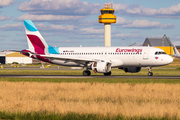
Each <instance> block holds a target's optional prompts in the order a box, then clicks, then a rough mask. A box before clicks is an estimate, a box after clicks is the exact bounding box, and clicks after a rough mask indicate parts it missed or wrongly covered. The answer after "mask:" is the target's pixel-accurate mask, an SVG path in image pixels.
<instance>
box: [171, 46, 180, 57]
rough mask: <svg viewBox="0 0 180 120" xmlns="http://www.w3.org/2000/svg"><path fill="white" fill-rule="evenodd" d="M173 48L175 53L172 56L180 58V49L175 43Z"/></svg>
mask: <svg viewBox="0 0 180 120" xmlns="http://www.w3.org/2000/svg"><path fill="white" fill-rule="evenodd" d="M173 49H174V55H172V57H177V58H180V54H179V51H178V50H177V48H176V46H175V45H173Z"/></svg>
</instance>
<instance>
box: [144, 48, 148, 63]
mask: <svg viewBox="0 0 180 120" xmlns="http://www.w3.org/2000/svg"><path fill="white" fill-rule="evenodd" d="M148 58H149V49H144V51H143V59H144V60H148Z"/></svg>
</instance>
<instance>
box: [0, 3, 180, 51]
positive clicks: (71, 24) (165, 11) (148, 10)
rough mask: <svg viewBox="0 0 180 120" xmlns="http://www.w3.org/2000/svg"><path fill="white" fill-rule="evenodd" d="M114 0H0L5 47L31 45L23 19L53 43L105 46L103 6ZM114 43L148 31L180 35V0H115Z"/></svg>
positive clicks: (0, 41) (0, 43) (0, 45)
mask: <svg viewBox="0 0 180 120" xmlns="http://www.w3.org/2000/svg"><path fill="white" fill-rule="evenodd" d="M108 2H109V0H0V51H2V50H16V49H18V50H22V49H26V48H27V41H26V36H25V31H24V25H23V20H27V19H30V20H32V21H33V22H34V24H35V26H36V27H37V28H38V30H39V31H40V32H41V34H42V35H43V37H44V38H45V39H46V41H47V43H48V44H49V45H51V46H58V47H67V46H69V47H72V46H80V45H82V46H104V25H103V24H100V23H98V16H99V15H100V9H101V8H103V7H104V3H108ZM113 2H114V9H115V15H116V17H117V23H116V24H112V26H111V27H112V46H122V44H123V42H122V41H123V39H124V40H125V45H126V46H128V45H130V44H132V43H135V42H136V43H141V42H144V40H145V39H146V38H147V37H163V35H164V34H166V36H167V37H169V38H170V40H171V41H180V20H179V19H180V0H114V1H113Z"/></svg>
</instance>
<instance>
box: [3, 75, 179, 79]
mask: <svg viewBox="0 0 180 120" xmlns="http://www.w3.org/2000/svg"><path fill="white" fill-rule="evenodd" d="M2 77H10V78H141V79H142V78H149V79H180V76H114V75H113V76H103V75H102V76H100V75H99V76H96V75H94V76H81V75H0V78H2Z"/></svg>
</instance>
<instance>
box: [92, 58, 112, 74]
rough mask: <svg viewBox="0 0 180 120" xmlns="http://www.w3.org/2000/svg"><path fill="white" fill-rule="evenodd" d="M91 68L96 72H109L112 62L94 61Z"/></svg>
mask: <svg viewBox="0 0 180 120" xmlns="http://www.w3.org/2000/svg"><path fill="white" fill-rule="evenodd" d="M91 69H92V70H93V71H94V72H95V73H96V72H98V73H108V72H110V71H111V63H110V62H106V61H98V62H93V64H92V66H91Z"/></svg>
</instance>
